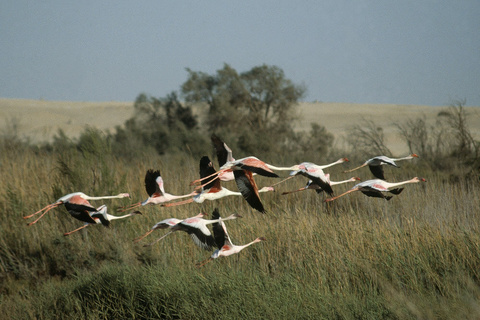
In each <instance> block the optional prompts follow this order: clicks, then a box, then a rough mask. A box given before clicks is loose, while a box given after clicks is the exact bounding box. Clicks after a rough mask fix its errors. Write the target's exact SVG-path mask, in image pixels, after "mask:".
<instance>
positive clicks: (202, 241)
mask: <svg viewBox="0 0 480 320" xmlns="http://www.w3.org/2000/svg"><path fill="white" fill-rule="evenodd" d="M211 140H212V143H213V145H214V147H215V150H216V153H217V158H218V162H219V165H220V170H218V171H216V170H215V168H214V166H213V164H212V162H211V161H210V159H209V158H208V157H207V156H204V157H202V159H201V160H200V179H198V180H195V181H192V182H191V185H195V186H196V187H195V189H194V191H192V192H191V193H189V194H185V195H172V194H170V193H167V192H165V189H164V186H163V179H162V177H161V175H160V171H158V170H157V171H154V170H148V171H147V173H146V175H145V189H146V191H147V194H148V198H147V199H146V200H145V201H143V202H138V203H134V204H132V205H130V206H127V207H123V208H120V209H119V211H122V212H123V211H130V213H128V214H126V215H123V216H114V215H110V214H108V213H107V207H106V205H102V206H100V207H98V208H95V207H94V206H92V205H91V204H90V202H89V200H101V199H114V198H126V197H130V195H129V194H128V193H120V194H118V195H115V196H101V197H91V196H88V195H86V194H84V193H82V192H74V193H70V194H67V195H65V196H63V197H61V198H60V199H58V200H57V201H55V202H54V203H52V204H49V205H47V206H46V207H45V208H43V209H41V210H39V211H37V212H35V213H34V214H31V215H28V216H25V217H23V218H24V219H29V218H31V217H33V216H35V215H37V214H39V213H42V214H41V215H40V216H39V217H38V218H37V219H36V220H35V221H33V222H30V223H29V224H28V225H29V226H31V225H33V224H35V223H36V222H37V221H38V220H40V219H41V218H42V217H43V216H44V215H45V214H46V213H47V212H48V211H50V210H51V209H53V208H56V207H58V206H60V205H62V204H63V205H64V206H65V208H66V209H67V211H68V212H69V213H70V215H72V217H74V218H75V219H78V220H80V221H83V222H84V223H85V224H84V225H83V226H82V227H80V228H78V229H75V230H73V231H70V232H67V233H64V235H65V236H68V235H70V234H72V233H74V232H76V231H79V230H81V229H83V228H85V227H87V226H89V225H92V224H102V225H104V226H106V227H108V226H109V225H110V221H112V220H115V219H123V218H126V217H130V216H134V215H137V214H141V212H140V211H137V210H134V209H135V208H138V207H140V206H145V205H160V206H162V207H171V206H177V205H183V204H186V203H191V202H197V203H202V202H204V201H205V200H216V199H220V198H223V197H226V196H231V195H239V196H243V198H244V199H245V200H246V201H247V203H248V204H249V205H250V206H251V207H252V208H254V209H255V210H258V211H259V212H262V213H265V212H266V211H265V208H264V207H263V205H262V202H261V200H260V197H259V193H261V192H269V191H274V190H275V189H274V186H275V185H278V184H279V183H281V182H283V181H285V180H288V179H290V178H293V177H295V176H298V175H302V176H305V177H306V178H308V179H309V180H308V182H307V184H306V186H305V187H303V188H300V189H298V190H293V191H287V192H283V193H282V194H288V193H292V192H298V191H302V190H308V189H313V190H315V191H316V192H317V193H321V192H326V193H327V194H328V195H329V196H330V198H327V199H325V200H324V201H325V202H329V201H334V200H335V199H338V198H340V197H342V196H344V195H346V194H349V193H351V192H354V191H360V192H362V193H363V194H365V195H367V196H369V197H378V198H383V199H385V200H390V199H391V198H392V197H393V196H394V195H398V194H400V193H401V192H402V190H403V187H400V186H402V185H405V184H409V183H418V182H421V181H423V182H424V181H425V179H423V178H418V177H415V178H413V179H410V180H406V181H401V182H396V183H392V182H387V181H385V177H384V171H383V166H384V165H390V166H393V167H398V166H397V164H396V161H401V160H410V159H413V158H417V157H418V156H417V155H416V154H411V155H409V156H406V157H403V158H398V159H392V158H389V157H386V156H377V157H374V158H371V159H369V160H367V161H365V163H363V164H362V165H360V166H358V167H356V168H354V169H351V170H347V171H344V172H352V171H355V170H357V169H360V168H362V167H365V166H368V167H369V168H370V171H371V173H372V174H373V176H374V177H375V178H376V179H372V180H367V181H363V182H359V183H357V184H356V185H355V186H354V187H353V188H351V189H350V190H348V191H346V192H344V193H342V194H340V195H338V196H334V195H333V194H334V193H333V189H332V186H334V185H338V184H342V183H348V182H354V181H357V180H360V179H359V178H357V177H352V178H350V179H348V180H344V181H331V180H330V175H329V174H328V173H325V172H324V171H323V169H326V168H329V167H331V166H334V165H337V164H340V163H343V162H345V161H348V159H346V158H341V159H339V160H337V161H335V162H333V163H330V164H327V165H323V166H321V165H316V164H314V163H311V162H302V163H300V164H298V165H294V166H291V167H276V166H273V165H271V164H268V163H265V162H263V161H261V160H259V159H258V158H256V157H253V156H250V157H246V158H242V159H238V160H236V159H234V158H233V156H232V150H231V149H230V148H229V147H228V146H227V145H226V144H225V143H224V142H223V141H222V140H221V139H220V138H219V137H217V136H216V135H215V134H213V135H212V137H211ZM280 170H288V171H290V175H289V176H288V177H287V178H285V179H283V180H281V181H280V182H277V183H275V184H274V185H272V186H270V187H264V188H261V189H260V190H259V189H258V188H257V185H256V183H255V180H254V178H253V176H254V175H262V176H266V177H277V178H278V177H279V176H278V175H277V174H276V173H275V171H280ZM231 180H235V182H236V184H237V187H238V190H239V192H234V191H231V190H228V189H226V188H224V187H222V186H221V181H231ZM178 199H182V200H180V201H175V200H178ZM183 199H186V200H183ZM205 216H206V213H200V214H198V215H196V216H194V217H191V218H187V219H184V220H181V219H176V218H169V219H165V220H162V221H160V222H158V223H157V224H155V225H154V226H153V227H152V228H151V229H150V230H149V231H147V232H146V233H145V234H143V235H142V236H140V237H138V238H136V239H135V240H134V242H138V241H140V240H142V239H143V238H145V237H146V236H148V235H149V234H150V233H152V232H153V231H155V230H157V229H168V232H167V233H166V234H165V235H163V236H162V237H160V238H158V239H157V240H155V241H154V242H152V243H150V244H146V245H145V246H150V245H152V244H154V243H157V242H158V241H160V240H162V239H163V238H164V237H166V236H167V235H169V234H171V233H172V232H175V231H184V232H187V233H188V234H189V235H190V236H191V237H192V239H193V241H194V243H195V244H196V245H197V246H199V247H201V248H203V249H205V250H210V251H211V250H213V248H215V247H216V248H217V249H216V250H215V251H214V253H213V254H212V255H211V256H210V258H208V259H207V260H205V261H203V262H200V263H198V264H197V266H198V267H200V266H203V265H204V264H205V263H207V262H209V261H211V260H213V259H216V258H218V257H221V256H229V255H232V254H235V253H238V252H240V251H241V250H242V249H244V248H246V247H248V246H250V245H252V244H254V243H257V242H260V241H264V240H265V238H263V237H259V238H256V239H255V240H253V241H252V242H250V243H247V244H245V245H235V244H233V243H232V241H231V239H230V236H229V235H228V232H227V228H226V226H225V223H224V221H226V220H233V219H236V218H238V217H240V216H239V215H237V214H232V215H230V216H228V217H225V218H222V217H221V216H220V213H219V211H218V209H215V210H214V211H213V213H212V218H213V219H212V220H207V219H204V217H205ZM209 224H212V231H213V234H212V232H210V229H209V228H208V227H207V225H209Z"/></svg>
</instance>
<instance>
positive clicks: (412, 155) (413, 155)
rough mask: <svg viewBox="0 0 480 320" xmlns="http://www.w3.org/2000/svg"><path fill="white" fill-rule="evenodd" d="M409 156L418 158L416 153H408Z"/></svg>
mask: <svg viewBox="0 0 480 320" xmlns="http://www.w3.org/2000/svg"><path fill="white" fill-rule="evenodd" d="M410 157H412V158H418V154H416V153H412V154H411V155H410Z"/></svg>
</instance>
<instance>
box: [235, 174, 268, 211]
mask: <svg viewBox="0 0 480 320" xmlns="http://www.w3.org/2000/svg"><path fill="white" fill-rule="evenodd" d="M233 174H234V175H235V182H236V183H237V187H238V190H239V191H240V193H241V194H242V196H243V198H244V199H245V200H246V201H247V202H248V204H249V205H250V206H251V207H252V208H254V209H256V210H258V211H260V212H261V213H265V212H266V211H265V208H264V207H263V204H262V202H261V201H260V196H259V195H258V188H257V184H256V183H255V180H253V175H252V173H251V172H250V171H244V170H235V171H233Z"/></svg>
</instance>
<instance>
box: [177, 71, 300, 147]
mask: <svg viewBox="0 0 480 320" xmlns="http://www.w3.org/2000/svg"><path fill="white" fill-rule="evenodd" d="M187 71H188V73H189V77H188V79H187V81H186V82H185V83H184V84H183V85H182V93H183V95H184V97H185V100H186V101H187V102H191V103H196V104H203V105H205V106H206V107H207V117H206V124H207V127H208V129H209V131H210V132H215V133H216V134H218V135H220V136H221V137H222V138H223V139H224V140H225V141H228V144H229V146H230V145H232V146H235V147H238V149H236V150H237V151H238V152H240V153H245V154H254V153H255V151H254V150H259V149H261V150H263V151H264V152H265V154H268V155H271V154H275V153H279V152H282V151H283V150H285V148H286V147H287V146H290V148H291V147H292V146H293V141H295V134H294V131H293V123H292V122H293V119H294V116H293V112H292V111H293V107H294V106H295V105H296V104H297V102H298V100H299V99H300V98H301V97H302V96H303V94H304V91H305V89H304V88H303V87H302V86H297V85H294V84H293V83H292V82H291V81H290V80H288V79H286V78H285V75H284V73H283V71H282V70H281V69H280V68H278V67H276V66H267V65H262V66H259V67H254V68H252V69H251V70H250V71H247V72H244V73H241V74H239V73H237V71H236V70H235V69H233V68H232V67H230V66H229V65H228V64H225V65H224V67H223V69H220V70H217V73H216V74H215V75H208V74H205V73H203V72H195V71H192V70H190V69H187Z"/></svg>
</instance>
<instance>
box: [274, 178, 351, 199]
mask: <svg viewBox="0 0 480 320" xmlns="http://www.w3.org/2000/svg"><path fill="white" fill-rule="evenodd" d="M325 176H327V178H328V181H329V183H330V186H335V185H339V184H343V183H348V182H354V181H359V180H360V178H359V177H351V178H350V179H347V180H342V181H330V175H329V174H328V173H327V174H325ZM309 189H311V190H315V191H316V192H317V193H318V194H320V193H322V192H323V191H324V190H323V189H322V188H321V187H320V186H319V185H318V184H315V183H314V182H313V181H312V180H308V182H307V184H306V185H305V187H303V188H300V189H297V190H293V191H285V192H282V195H285V194H290V193H294V192H298V191H303V190H309Z"/></svg>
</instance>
